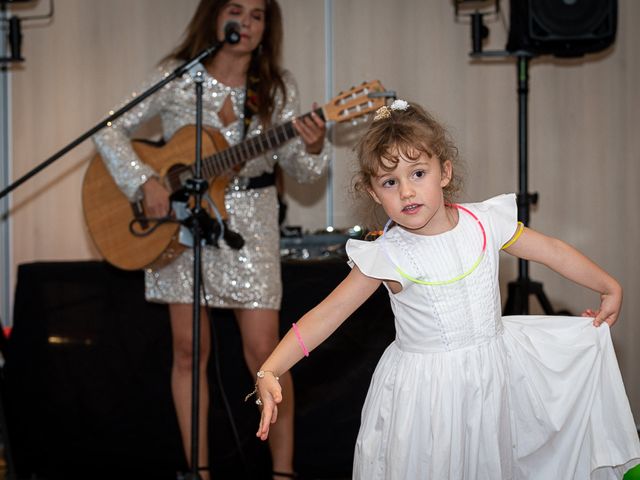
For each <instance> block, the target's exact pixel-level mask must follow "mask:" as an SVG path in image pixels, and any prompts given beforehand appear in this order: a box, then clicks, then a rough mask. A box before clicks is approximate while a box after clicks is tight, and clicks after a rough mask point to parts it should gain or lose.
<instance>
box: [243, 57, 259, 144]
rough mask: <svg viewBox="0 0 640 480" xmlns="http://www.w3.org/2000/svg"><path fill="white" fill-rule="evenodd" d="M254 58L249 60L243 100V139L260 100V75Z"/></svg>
mask: <svg viewBox="0 0 640 480" xmlns="http://www.w3.org/2000/svg"><path fill="white" fill-rule="evenodd" d="M256 58H257V57H254V58H253V59H252V60H251V65H250V66H249V72H248V74H247V87H246V94H245V100H244V122H243V127H244V128H243V132H242V138H243V139H244V138H245V137H246V136H247V132H248V131H249V125H250V124H251V119H252V118H253V115H254V114H256V113H258V105H259V100H260V99H259V98H258V83H259V82H260V75H259V74H258V61H257V59H256Z"/></svg>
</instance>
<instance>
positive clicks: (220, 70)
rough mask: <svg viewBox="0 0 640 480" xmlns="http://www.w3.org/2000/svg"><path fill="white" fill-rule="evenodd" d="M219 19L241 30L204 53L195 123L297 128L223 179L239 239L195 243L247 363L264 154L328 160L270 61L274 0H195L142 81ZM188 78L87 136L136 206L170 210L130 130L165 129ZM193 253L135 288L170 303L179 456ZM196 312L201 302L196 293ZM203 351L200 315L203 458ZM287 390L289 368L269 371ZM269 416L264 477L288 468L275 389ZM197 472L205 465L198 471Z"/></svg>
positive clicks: (266, 216)
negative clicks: (177, 36)
mask: <svg viewBox="0 0 640 480" xmlns="http://www.w3.org/2000/svg"><path fill="white" fill-rule="evenodd" d="M229 21H234V22H237V23H238V24H239V25H240V41H239V42H238V43H237V44H233V45H232V44H229V43H225V44H224V46H223V47H222V48H221V49H220V50H219V51H218V52H217V54H216V55H215V56H214V57H213V58H212V59H210V60H208V61H207V63H206V64H205V65H203V68H204V73H203V75H204V82H203V89H204V95H203V110H204V111H203V123H204V124H205V125H207V126H209V127H213V128H215V129H216V130H218V132H219V133H220V134H221V136H222V137H221V138H224V140H226V142H227V143H228V144H229V145H234V144H238V143H239V142H241V141H242V140H243V138H244V137H245V135H246V137H251V136H254V135H257V134H259V133H261V132H263V131H264V129H265V128H266V127H268V126H270V125H273V124H277V123H281V122H283V121H291V120H293V126H294V128H295V129H296V131H297V132H296V133H297V134H298V136H297V137H296V138H293V139H292V140H289V141H288V142H286V143H285V144H284V145H282V146H280V147H279V148H277V149H275V150H271V151H268V152H265V153H264V154H261V155H259V156H257V157H256V158H252V159H251V160H248V161H247V162H246V163H244V165H243V166H242V168H241V169H240V170H239V171H234V172H232V175H231V177H232V178H231V181H230V182H229V184H228V186H227V187H226V190H224V207H226V211H227V220H226V221H227V226H228V228H229V229H231V230H233V231H235V232H237V233H239V234H240V235H241V236H242V238H243V240H244V246H243V247H242V248H240V249H235V248H231V247H230V246H229V245H227V244H226V243H225V242H224V241H220V242H219V248H216V247H213V246H205V247H204V248H203V253H202V258H203V277H204V278H203V282H204V290H205V294H206V299H205V301H206V305H208V306H214V307H218V308H229V309H233V311H234V313H235V317H236V319H237V322H238V325H239V328H240V332H241V335H242V343H243V349H244V355H245V360H246V362H247V365H248V367H249V369H250V370H251V371H252V372H255V371H257V370H258V369H259V367H260V365H261V364H262V363H263V362H264V360H265V359H266V357H267V355H268V353H269V352H271V351H272V350H273V349H274V348H275V346H276V345H277V343H278V312H279V308H280V301H281V295H282V285H281V279H280V256H279V228H278V202H277V194H276V188H275V185H274V174H273V172H274V166H275V164H276V163H279V164H280V166H281V167H282V168H283V169H284V170H285V171H286V172H287V173H289V174H290V175H292V176H294V177H295V178H296V179H297V180H299V181H301V182H307V181H312V180H314V179H317V178H318V177H319V176H320V175H321V174H322V172H323V171H324V169H325V167H326V165H327V163H328V150H329V146H328V143H327V141H326V140H325V130H326V129H325V124H324V121H323V120H322V119H321V117H320V116H318V115H317V114H316V113H312V114H311V115H309V116H305V117H301V118H296V115H298V113H299V98H298V90H297V87H296V83H295V81H294V79H293V77H292V76H291V74H290V73H289V72H288V71H286V70H283V69H282V68H281V67H280V65H279V60H280V54H281V47H282V20H281V12H280V7H279V6H278V4H277V2H276V1H275V0H201V2H200V4H199V5H198V7H197V10H196V12H195V14H194V16H193V18H192V20H191V22H190V23H189V25H188V27H187V30H186V33H185V37H184V40H183V41H182V43H181V44H180V45H179V46H178V47H177V48H176V49H175V50H174V51H173V52H172V53H171V54H170V55H169V56H168V57H166V58H165V59H164V61H163V62H162V64H161V68H160V70H159V71H158V72H157V73H156V74H154V75H152V76H151V77H150V78H149V79H148V82H147V84H149V85H151V84H153V83H155V82H156V81H158V80H159V79H160V78H162V76H163V75H165V73H166V72H171V71H172V70H174V69H175V68H176V67H177V66H178V65H181V64H182V63H183V62H184V61H186V60H188V59H190V58H193V57H195V56H196V55H197V54H198V53H200V52H201V51H202V50H204V49H205V48H207V47H208V46H210V45H212V44H213V43H214V42H215V41H216V40H219V39H222V38H224V30H225V25H227V24H228V22H229ZM195 108H196V99H195V88H194V86H193V79H192V78H191V77H190V76H189V75H185V76H183V77H182V78H179V79H177V80H176V81H174V82H171V83H169V84H167V85H166V86H165V87H163V88H162V89H161V90H160V91H158V92H157V93H156V94H155V95H152V96H151V97H149V98H148V99H147V100H145V101H143V102H141V103H140V104H139V105H137V106H136V107H135V108H134V109H132V110H130V111H129V112H128V113H127V114H125V115H124V116H122V117H120V118H119V119H118V120H117V121H115V122H114V123H113V124H112V125H111V126H110V127H108V128H106V129H104V130H103V131H101V132H100V133H98V134H97V135H95V137H94V141H95V144H96V146H97V148H98V151H99V153H100V155H101V156H102V158H103V160H104V162H105V164H106V166H107V168H108V170H109V172H110V173H111V175H112V176H113V178H114V180H115V182H116V184H117V185H118V187H119V188H120V189H121V191H122V193H124V195H126V197H127V198H128V199H129V200H130V201H131V202H136V201H138V200H142V205H143V206H144V213H145V216H147V217H163V216H166V215H167V214H168V213H169V212H170V208H171V207H170V200H169V192H168V190H167V188H166V186H165V184H163V183H162V182H161V181H160V180H159V177H161V174H160V173H159V172H157V171H155V170H154V169H153V168H152V167H151V166H150V165H149V164H147V163H144V162H143V161H142V160H141V159H140V157H139V156H138V155H137V154H136V152H135V151H134V149H133V147H132V144H131V135H132V134H133V132H134V130H135V129H136V128H137V127H138V126H139V125H140V124H142V123H143V122H145V121H146V120H148V119H150V118H151V117H154V116H156V115H159V116H160V117H161V119H162V128H163V133H164V138H167V139H169V138H171V137H172V136H173V135H174V134H175V133H176V132H177V131H178V130H180V129H181V128H182V127H184V126H186V125H188V124H193V123H194V119H195ZM192 262H193V255H192V250H189V249H187V250H185V251H184V252H183V253H181V254H180V255H179V256H178V257H177V258H175V259H174V260H172V261H171V262H170V263H168V264H167V265H165V266H162V267H160V268H156V267H152V268H147V269H146V271H145V281H146V298H147V300H149V301H152V302H161V303H167V304H169V312H170V317H171V331H172V338H173V366H172V379H171V383H172V385H171V386H172V392H173V400H174V403H175V408H176V412H177V417H178V423H179V426H180V431H181V434H182V440H183V445H184V449H185V452H186V454H187V458H189V457H190V455H189V452H190V451H191V446H190V445H191V441H190V438H191V437H190V435H191V373H192V340H191V339H192V322H191V320H192V302H193V290H192V289H193V278H192V276H193V274H192V268H193V263H192ZM203 318H206V317H205V315H204V305H203ZM209 353H210V326H209V323H208V322H203V323H202V346H201V357H200V372H201V376H200V393H201V398H200V412H199V433H200V436H199V459H198V465H207V464H208V454H207V451H208V442H207V430H206V426H207V423H208V422H207V409H208V403H209V391H208V388H207V382H206V365H207V361H208V358H209ZM280 382H281V383H282V384H283V387H284V388H283V391H285V392H287V394H288V395H290V396H291V397H292V393H291V392H292V391H293V389H292V384H291V377H290V375H289V374H286V375H283V376H282V377H281V378H280ZM282 405H283V406H282V408H281V410H280V413H279V421H278V423H277V424H275V425H274V426H273V429H272V434H271V436H270V441H271V443H270V449H271V454H272V460H273V470H274V472H273V476H274V478H286V477H293V398H289V399H285V401H284V402H283V403H282ZM202 478H204V479H208V478H209V473H208V472H203V474H202Z"/></svg>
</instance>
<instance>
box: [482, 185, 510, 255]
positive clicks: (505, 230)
mask: <svg viewBox="0 0 640 480" xmlns="http://www.w3.org/2000/svg"><path fill="white" fill-rule="evenodd" d="M482 206H483V207H484V208H483V209H482V210H485V211H486V212H487V213H488V214H489V218H490V223H489V224H490V228H491V233H492V235H491V237H492V238H493V239H494V242H495V245H494V246H495V248H496V249H500V248H502V246H503V245H504V244H505V243H507V242H508V241H509V240H511V237H513V235H514V234H515V233H516V230H517V228H518V205H517V202H516V194H515V193H505V194H503V195H498V196H496V197H493V198H490V199H488V200H485V201H484V202H482Z"/></svg>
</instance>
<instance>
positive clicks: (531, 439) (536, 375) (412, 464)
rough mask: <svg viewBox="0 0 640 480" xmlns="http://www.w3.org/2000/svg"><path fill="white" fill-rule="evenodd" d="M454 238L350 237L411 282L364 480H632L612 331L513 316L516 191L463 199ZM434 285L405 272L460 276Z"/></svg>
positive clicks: (630, 439) (359, 449)
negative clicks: (509, 293)
mask: <svg viewBox="0 0 640 480" xmlns="http://www.w3.org/2000/svg"><path fill="white" fill-rule="evenodd" d="M463 206H464V207H466V208H468V209H469V210H470V211H471V212H472V213H473V214H474V215H476V216H477V218H478V219H479V221H480V222H478V221H476V220H475V219H474V218H473V217H472V216H471V215H470V214H468V213H466V212H464V211H462V210H459V221H458V224H457V225H456V227H454V228H453V229H452V230H450V231H448V232H445V233H443V234H440V235H434V236H422V235H416V234H412V233H409V232H407V231H405V230H403V229H401V228H392V229H391V230H389V232H387V233H386V234H385V235H384V236H383V237H381V238H379V239H377V240H376V241H375V242H363V241H357V240H350V241H349V242H348V244H347V253H348V255H349V257H350V260H351V264H352V265H353V264H355V265H357V266H358V268H359V269H360V270H361V271H362V272H363V273H364V274H365V275H368V276H370V277H374V278H379V279H383V280H395V281H397V282H400V283H401V284H402V286H403V290H402V291H401V292H400V293H398V294H392V293H391V292H390V291H389V297H390V299H391V306H392V309H393V312H394V315H395V326H396V339H395V341H394V342H393V343H392V344H391V345H389V347H388V348H387V349H386V351H385V353H384V354H383V356H382V358H381V359H380V362H379V363H378V366H377V368H376V370H375V373H374V375H373V379H372V381H371V385H370V387H369V392H368V395H367V399H366V402H365V405H364V409H363V412H362V423H361V426H360V432H359V434H358V440H357V443H356V450H355V459H354V471H353V476H354V478H356V479H362V480H375V479H384V480H394V479H407V480H409V479H410V480H415V479H433V480H445V479H468V480H476V479H487V480H497V479H540V480H569V479H575V480H584V479H614V478H621V477H622V476H623V474H624V472H625V471H626V470H628V469H629V468H631V467H633V466H634V465H636V464H638V463H640V444H639V442H638V434H637V432H636V427H635V424H634V421H633V417H632V414H631V410H630V408H629V402H628V399H627V396H626V393H625V390H624V386H623V384H622V378H621V376H620V371H619V368H618V364H617V360H616V357H615V353H614V350H613V345H612V343H611V337H610V332H609V327H608V326H607V325H606V324H604V325H602V326H601V327H599V328H595V327H593V326H592V324H591V321H592V319H590V318H581V317H560V316H534V315H528V316H508V317H502V315H501V302H500V292H499V285H498V255H499V252H500V249H501V247H502V246H503V245H504V244H505V243H506V242H507V241H509V239H510V238H511V237H512V236H513V235H514V233H515V231H516V228H517V208H516V200H515V195H513V194H510V195H501V196H498V197H495V198H492V199H490V200H487V201H485V202H482V203H475V204H463ZM482 228H484V230H485V232H486V241H487V248H486V253H485V254H484V256H483V257H482V260H481V261H480V264H479V265H478V267H477V268H476V269H475V270H474V271H473V272H472V273H471V274H470V275H468V276H466V277H465V278H463V279H462V280H458V281H455V282H453V283H450V284H445V285H434V286H429V285H422V284H417V283H415V282H412V281H411V280H408V279H406V278H404V277H403V276H402V275H400V274H399V273H398V271H397V270H396V266H397V267H400V268H401V269H402V271H404V272H405V273H407V274H408V275H410V276H412V277H414V278H419V279H422V280H426V281H446V280H449V279H452V278H455V277H457V276H459V275H461V274H463V273H465V272H466V271H468V270H469V269H470V267H472V266H473V264H474V263H475V262H476V261H477V260H478V258H480V255H481V251H482V244H483V235H482Z"/></svg>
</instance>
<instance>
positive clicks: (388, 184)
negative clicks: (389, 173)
mask: <svg viewBox="0 0 640 480" xmlns="http://www.w3.org/2000/svg"><path fill="white" fill-rule="evenodd" d="M395 184H396V181H395V180H393V179H389V180H385V181H384V182H382V186H383V187H393V186H394V185H395Z"/></svg>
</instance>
